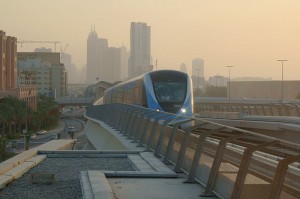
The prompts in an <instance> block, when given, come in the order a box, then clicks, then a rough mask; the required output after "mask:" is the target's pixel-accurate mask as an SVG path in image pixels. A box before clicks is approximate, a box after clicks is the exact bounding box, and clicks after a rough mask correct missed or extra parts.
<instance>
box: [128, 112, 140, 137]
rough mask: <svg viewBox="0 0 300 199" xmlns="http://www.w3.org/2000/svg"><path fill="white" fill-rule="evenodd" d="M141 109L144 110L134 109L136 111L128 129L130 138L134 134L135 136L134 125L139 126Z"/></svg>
mask: <svg viewBox="0 0 300 199" xmlns="http://www.w3.org/2000/svg"><path fill="white" fill-rule="evenodd" d="M141 111H143V110H136V111H134V113H133V115H132V118H131V120H132V121H131V126H130V127H129V130H128V133H127V134H128V138H129V139H131V138H132V136H133V134H134V133H133V132H134V127H135V126H138V123H137V121H138V119H139V116H140V113H141Z"/></svg>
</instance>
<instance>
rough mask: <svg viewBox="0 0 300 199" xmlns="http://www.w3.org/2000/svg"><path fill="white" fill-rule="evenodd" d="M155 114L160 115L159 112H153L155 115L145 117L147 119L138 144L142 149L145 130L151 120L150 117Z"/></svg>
mask: <svg viewBox="0 0 300 199" xmlns="http://www.w3.org/2000/svg"><path fill="white" fill-rule="evenodd" d="M157 114H160V113H159V112H155V113H152V114H148V115H147V119H146V121H145V124H144V129H143V132H142V135H141V137H140V142H139V144H138V147H142V146H143V144H144V139H145V137H146V134H147V129H148V126H149V123H150V120H151V118H152V116H154V115H157Z"/></svg>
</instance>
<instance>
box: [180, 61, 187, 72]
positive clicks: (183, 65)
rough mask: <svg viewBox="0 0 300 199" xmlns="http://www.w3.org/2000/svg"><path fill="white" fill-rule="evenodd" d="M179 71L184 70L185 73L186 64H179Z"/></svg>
mask: <svg viewBox="0 0 300 199" xmlns="http://www.w3.org/2000/svg"><path fill="white" fill-rule="evenodd" d="M180 71H181V72H184V73H187V67H186V64H185V63H182V64H181V66H180Z"/></svg>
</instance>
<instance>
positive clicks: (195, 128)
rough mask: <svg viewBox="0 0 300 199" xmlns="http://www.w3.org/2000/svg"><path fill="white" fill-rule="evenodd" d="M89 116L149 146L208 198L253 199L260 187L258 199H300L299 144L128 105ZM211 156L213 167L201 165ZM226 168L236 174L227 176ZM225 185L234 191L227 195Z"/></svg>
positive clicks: (103, 107) (105, 108) (97, 108)
mask: <svg viewBox="0 0 300 199" xmlns="http://www.w3.org/2000/svg"><path fill="white" fill-rule="evenodd" d="M87 117H88V118H93V119H97V120H99V121H103V122H105V123H106V124H108V125H110V126H111V127H113V128H114V129H116V130H118V131H120V133H122V134H124V135H125V136H128V137H129V138H132V139H133V140H134V141H135V142H137V144H139V145H144V146H146V150H150V151H153V152H154V154H155V155H156V156H161V157H163V161H164V162H165V163H168V162H172V163H173V164H174V167H175V168H174V170H175V171H176V172H180V171H185V172H187V173H188V179H187V181H190V182H192V181H198V182H200V183H203V184H204V185H205V192H204V193H203V195H212V194H214V195H217V196H221V197H223V198H247V197H246V196H247V195H248V194H250V193H251V192H252V193H254V192H260V191H259V189H257V188H258V187H260V188H261V192H260V193H261V195H260V196H259V197H258V196H257V197H256V198H257V199H258V198H270V199H271V198H272V199H276V198H285V197H286V196H288V197H289V198H299V197H300V186H299V180H298V179H299V177H300V176H299V175H300V172H299V168H298V165H299V163H300V145H299V144H296V143H293V142H290V141H286V140H282V139H277V138H274V137H271V136H265V135H261V134H259V133H255V132H252V131H247V130H243V129H238V128H234V127H230V126H227V125H222V124H217V123H214V122H210V121H208V120H203V119H198V118H185V117H179V118H178V117H177V118H176V120H174V119H175V116H174V115H172V114H169V113H164V112H157V111H154V110H149V109H144V108H141V107H136V106H129V105H124V104H111V105H101V106H93V107H89V109H88V111H87ZM207 156H210V159H211V162H210V163H207V162H206V163H203V162H202V163H201V161H200V160H201V159H203V158H204V157H207ZM226 163H229V164H230V165H231V166H229V167H230V169H228V171H222V169H220V168H221V167H222V165H223V164H226ZM197 170H198V171H197ZM224 172H225V173H224ZM228 172H229V173H228ZM207 173H208V174H207ZM251 176H252V177H251ZM248 178H251V179H253V180H252V181H253V182H252V181H251V182H252V185H253V186H249V179H248ZM226 179H227V180H226ZM247 179H248V180H247ZM259 179H260V180H259ZM224 180H225V181H224ZM228 180H229V181H228ZM226 182H227V184H226ZM224 183H225V184H226V186H227V187H228V190H225V191H224V190H223V191H222V186H221V185H222V184H223V186H224ZM228 183H229V184H228ZM250 184H251V183H250ZM226 191H227V192H226ZM224 192H226V193H224Z"/></svg>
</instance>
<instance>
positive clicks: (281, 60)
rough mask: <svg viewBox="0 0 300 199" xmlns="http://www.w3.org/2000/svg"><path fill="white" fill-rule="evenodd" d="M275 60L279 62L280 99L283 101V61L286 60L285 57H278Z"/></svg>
mask: <svg viewBox="0 0 300 199" xmlns="http://www.w3.org/2000/svg"><path fill="white" fill-rule="evenodd" d="M277 61H280V62H281V101H282V102H283V62H285V61H287V60H286V59H279V60H277Z"/></svg>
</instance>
